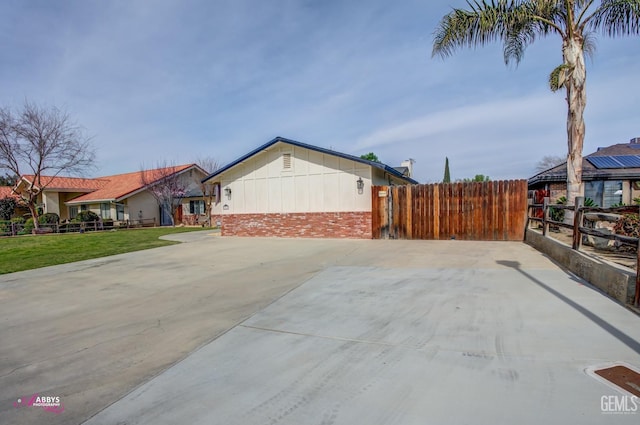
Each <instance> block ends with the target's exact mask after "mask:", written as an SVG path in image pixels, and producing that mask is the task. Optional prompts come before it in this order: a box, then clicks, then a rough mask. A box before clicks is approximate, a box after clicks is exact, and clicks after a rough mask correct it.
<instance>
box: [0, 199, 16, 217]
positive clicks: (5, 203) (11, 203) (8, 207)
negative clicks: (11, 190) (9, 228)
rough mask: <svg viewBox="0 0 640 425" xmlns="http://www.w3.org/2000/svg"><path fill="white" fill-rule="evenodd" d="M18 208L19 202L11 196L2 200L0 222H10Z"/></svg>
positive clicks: (0, 201)
mask: <svg viewBox="0 0 640 425" xmlns="http://www.w3.org/2000/svg"><path fill="white" fill-rule="evenodd" d="M17 206H18V201H16V199H15V198H11V197H9V196H7V197H5V198H2V199H0V220H10V219H11V217H12V216H13V213H14V211H15V209H16V207H17Z"/></svg>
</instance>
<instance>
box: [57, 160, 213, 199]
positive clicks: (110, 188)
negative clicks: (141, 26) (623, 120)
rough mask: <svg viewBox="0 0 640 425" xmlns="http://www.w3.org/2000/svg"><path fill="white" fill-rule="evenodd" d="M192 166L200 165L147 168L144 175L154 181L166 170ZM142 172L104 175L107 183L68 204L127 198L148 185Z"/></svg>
mask: <svg viewBox="0 0 640 425" xmlns="http://www.w3.org/2000/svg"><path fill="white" fill-rule="evenodd" d="M192 167H198V166H197V165H195V164H186V165H177V166H175V167H165V168H156V169H153V170H145V171H144V177H145V179H146V180H148V181H151V182H152V183H153V182H155V181H157V180H159V179H160V178H162V177H163V176H165V175H166V174H165V171H170V172H171V174H177V173H181V172H183V171H186V170H188V169H190V168H192ZM198 168H199V167H198ZM202 171H203V170H202ZM142 173H143V171H134V172H132V173H125V174H116V175H114V176H107V177H102V178H101V179H104V180H106V181H107V184H106V185H104V186H103V187H100V188H98V189H96V190H95V191H93V192H90V193H87V194H84V195H80V196H78V197H77V198H74V199H72V200H71V201H67V204H81V203H87V202H98V201H120V200H122V199H125V198H127V197H129V196H132V195H134V194H136V193H138V192H140V191H142V190H144V188H145V187H146V185H145V184H143V183H142V180H143V179H142V177H143V174H142Z"/></svg>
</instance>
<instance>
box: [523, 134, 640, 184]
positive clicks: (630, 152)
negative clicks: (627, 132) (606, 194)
mask: <svg viewBox="0 0 640 425" xmlns="http://www.w3.org/2000/svg"><path fill="white" fill-rule="evenodd" d="M636 155H640V144H638V143H618V144H615V145H611V146H607V147H604V148H598V150H597V151H595V152H593V153H590V154H589V155H586V156H584V157H583V158H582V180H583V181H591V180H626V179H640V167H619V168H598V167H596V166H595V165H594V164H593V163H592V162H591V161H589V158H598V157H605V156H614V157H615V156H636ZM593 162H595V163H598V161H593ZM566 180H567V164H566V163H564V164H560V165H556V166H555V167H552V168H550V169H548V170H545V171H542V172H540V173H538V174H536V175H534V176H533V177H531V178H530V179H529V184H530V185H533V184H537V183H547V182H564V181H566Z"/></svg>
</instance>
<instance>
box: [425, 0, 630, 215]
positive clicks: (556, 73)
mask: <svg viewBox="0 0 640 425" xmlns="http://www.w3.org/2000/svg"><path fill="white" fill-rule="evenodd" d="M467 5H468V6H469V9H468V10H465V9H453V11H451V12H450V13H449V14H447V15H445V16H444V17H443V18H442V20H441V21H440V24H439V26H438V28H437V29H436V31H435V39H434V42H433V53H432V56H436V55H439V56H441V57H448V56H450V55H451V54H452V53H453V52H454V51H455V50H456V49H457V48H459V47H465V46H466V47H475V46H479V45H485V44H488V43H490V42H493V41H497V40H500V41H502V43H503V49H504V60H505V63H506V64H509V63H510V62H511V61H512V60H513V61H515V63H516V64H517V63H519V62H520V60H521V59H522V57H523V55H524V51H525V49H526V48H527V46H528V45H529V44H531V43H533V42H534V41H535V40H536V38H540V37H543V36H546V35H549V34H557V35H559V36H560V38H561V39H562V58H563V62H562V64H561V65H560V66H558V67H557V68H556V69H554V70H553V71H552V72H551V75H550V76H549V85H550V88H551V90H553V91H556V90H559V89H560V88H562V87H564V88H565V89H566V92H567V97H566V99H567V105H568V115H567V136H568V139H567V142H568V155H567V198H568V199H569V201H570V202H571V203H573V200H574V199H575V197H576V196H580V195H581V194H582V193H583V192H582V145H583V143H584V131H585V130H584V129H585V127H584V118H583V114H584V108H585V106H586V103H587V96H586V91H585V81H586V77H587V74H586V68H585V63H584V56H585V53H586V54H591V53H593V47H594V45H593V35H594V33H596V32H600V33H601V34H603V35H607V36H611V37H617V36H621V35H637V34H640V0H601V1H599V2H595V0H491V1H490V2H488V1H485V0H483V1H477V0H473V1H467Z"/></svg>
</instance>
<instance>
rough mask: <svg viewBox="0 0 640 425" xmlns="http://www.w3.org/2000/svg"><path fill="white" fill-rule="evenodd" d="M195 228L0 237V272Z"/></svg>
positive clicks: (117, 250)
mask: <svg viewBox="0 0 640 425" xmlns="http://www.w3.org/2000/svg"><path fill="white" fill-rule="evenodd" d="M196 230H203V229H202V228H201V227H175V228H174V227H156V228H153V229H130V230H117V231H107V232H87V233H71V234H54V235H35V236H17V237H7V238H0V274H5V273H13V272H18V271H21V270H30V269H37V268H39V267H45V266H53V265H55V264H64V263H71V262H74V261H80V260H88V259H90V258H98V257H105V256H107V255H114V254H122V253H124V252H131V251H140V250H142V249H149V248H156V247H159V246H165V245H173V244H176V243H179V242H171V241H165V240H160V239H158V238H159V237H160V236H162V235H168V234H171V233H182V232H190V231H196Z"/></svg>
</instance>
